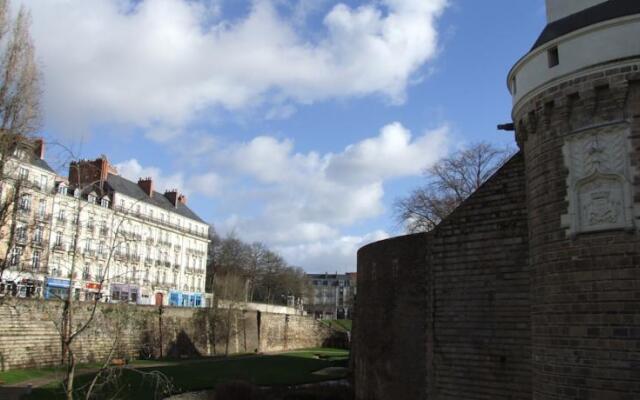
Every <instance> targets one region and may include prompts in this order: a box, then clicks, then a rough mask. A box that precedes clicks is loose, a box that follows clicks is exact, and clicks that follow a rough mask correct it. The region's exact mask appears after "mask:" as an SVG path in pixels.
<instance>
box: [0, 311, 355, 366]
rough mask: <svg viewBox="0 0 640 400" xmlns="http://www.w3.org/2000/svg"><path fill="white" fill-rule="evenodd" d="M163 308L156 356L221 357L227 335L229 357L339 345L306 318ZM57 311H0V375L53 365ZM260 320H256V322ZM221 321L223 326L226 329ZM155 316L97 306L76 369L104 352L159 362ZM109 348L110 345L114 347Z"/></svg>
mask: <svg viewBox="0 0 640 400" xmlns="http://www.w3.org/2000/svg"><path fill="white" fill-rule="evenodd" d="M90 309H91V308H90V305H89V304H88V303H76V304H75V306H74V317H73V324H74V325H75V326H78V325H79V324H81V323H82V322H83V321H86V319H87V318H88V315H89V312H90ZM226 313H227V310H224V309H221V310H218V318H213V317H212V310H211V309H187V308H170V307H168V308H164V309H163V314H162V352H163V355H164V356H169V357H184V356H190V357H193V356H205V355H214V354H224V353H225V351H226V350H227V349H226V347H227V346H226V343H227V340H226V337H227V333H229V338H230V340H229V348H228V351H229V353H238V352H254V351H260V352H270V351H280V350H285V349H296V348H305V347H317V346H322V345H326V344H340V343H341V341H342V339H343V338H342V337H341V336H339V334H337V333H336V332H334V331H332V330H331V329H330V328H328V327H327V326H326V325H324V324H322V323H319V322H317V321H315V320H313V319H312V318H309V317H302V316H287V315H281V314H270V313H259V312H256V311H241V310H233V311H232V312H231V313H230V314H229V318H227V314H226ZM60 315H61V303H60V302H57V301H42V300H21V301H17V302H15V303H11V304H8V303H4V304H2V305H0V320H1V321H2V324H0V370H2V371H6V370H10V369H15V368H27V367H40V366H53V365H57V364H58V363H59V362H60V353H61V345H60V337H59V334H58V331H57V324H58V320H59V318H60ZM258 315H260V317H258ZM226 321H231V325H230V326H229V329H227V328H228V326H227V324H226ZM159 326H160V315H159V313H158V308H156V307H150V306H128V305H113V304H100V305H99V307H98V310H97V312H96V315H95V320H94V322H93V323H92V324H91V325H90V327H89V329H87V330H86V331H85V332H83V334H82V335H80V336H79V338H78V340H77V341H76V342H75V344H74V346H73V349H74V352H75V353H76V355H77V357H78V359H79V361H80V362H92V361H101V360H103V359H104V357H105V356H106V355H107V354H108V353H109V351H110V350H111V348H112V346H115V348H116V355H117V357H128V358H140V357H149V356H159V355H160V347H161V346H160V343H161V340H160V329H159ZM114 343H115V344H114Z"/></svg>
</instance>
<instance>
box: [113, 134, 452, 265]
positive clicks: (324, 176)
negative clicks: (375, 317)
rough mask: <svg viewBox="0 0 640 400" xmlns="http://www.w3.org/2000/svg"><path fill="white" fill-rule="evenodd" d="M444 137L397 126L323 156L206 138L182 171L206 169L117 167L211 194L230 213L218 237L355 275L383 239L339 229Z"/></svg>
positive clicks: (432, 157) (367, 212) (132, 175)
mask: <svg viewBox="0 0 640 400" xmlns="http://www.w3.org/2000/svg"><path fill="white" fill-rule="evenodd" d="M448 132H449V129H448V127H447V126H446V125H445V126H443V127H440V128H437V129H434V130H430V131H425V132H423V133H422V134H421V135H415V136H414V135H412V134H411V132H410V131H409V130H408V129H406V128H405V127H404V126H402V124H400V123H398V122H394V123H390V124H388V125H386V126H384V127H382V128H381V129H380V131H379V133H378V134H377V135H376V136H372V137H369V138H366V139H363V140H361V141H359V142H357V143H354V144H351V145H349V146H346V147H345V148H344V149H343V150H342V151H340V152H336V153H331V152H329V153H324V154H320V153H317V152H308V153H301V152H296V150H295V143H294V142H293V141H292V140H290V139H286V138H285V139H278V138H275V137H272V136H258V137H255V138H253V139H252V140H250V141H247V142H238V143H232V144H227V145H222V144H221V143H218V142H216V141H215V140H212V141H205V143H208V144H209V146H210V147H209V148H210V152H209V153H207V154H200V155H194V156H193V157H192V158H195V159H198V160H199V161H197V162H196V163H195V164H197V166H198V168H187V169H188V170H199V171H202V170H203V169H205V170H206V172H198V173H189V174H188V173H186V170H185V171H178V172H176V173H174V174H172V175H165V174H163V173H162V171H161V170H160V169H159V168H157V167H153V166H146V167H145V166H143V165H141V164H140V162H138V160H136V159H131V160H128V161H124V162H122V163H119V164H117V165H116V167H117V168H118V170H119V171H120V173H121V174H122V175H123V176H125V177H127V178H129V179H131V180H134V181H135V180H137V178H138V177H141V176H152V177H153V178H154V180H155V182H157V187H158V188H162V189H164V188H174V187H177V188H178V189H181V190H183V191H185V192H186V193H187V194H190V193H193V194H199V195H203V196H207V197H215V198H216V204H217V206H218V207H223V208H225V209H227V210H228V212H229V213H231V215H230V216H228V217H227V218H225V220H223V221H217V222H218V223H217V224H216V229H217V230H218V232H219V233H221V234H223V235H224V234H225V233H227V232H232V231H233V232H235V233H236V234H238V235H239V236H240V237H241V238H242V239H243V240H246V241H250V242H251V241H261V242H265V243H267V244H268V245H269V246H271V247H273V248H275V249H277V250H279V251H281V252H282V254H283V255H284V256H285V257H286V259H287V260H288V261H289V262H290V263H293V264H297V265H300V266H303V267H305V268H307V269H314V270H318V271H320V270H322V268H330V269H331V270H333V269H336V268H337V269H338V270H343V269H345V268H346V269H350V270H353V269H354V268H355V252H356V251H357V249H358V248H359V247H361V246H362V245H364V244H366V243H368V242H371V241H375V240H380V239H383V238H386V237H388V234H387V233H386V232H383V231H379V230H378V231H373V232H371V233H369V234H365V235H349V234H345V233H344V232H345V231H346V230H348V229H350V227H351V226H353V225H354V224H360V223H364V222H365V221H366V220H368V219H371V218H374V217H378V216H380V215H381V214H382V213H383V212H384V211H385V209H384V195H385V190H384V186H385V183H387V182H388V181H390V180H393V179H395V178H399V177H407V176H416V175H419V174H420V172H421V171H422V170H423V169H424V168H426V167H428V166H430V165H431V164H433V163H434V162H435V161H436V160H437V159H439V158H440V157H441V156H442V155H444V154H445V153H446V152H447V149H448V136H449V134H448ZM204 160H209V161H208V164H204V162H205V161H204ZM223 187H224V192H223V191H222V188H223ZM221 193H224V196H222V195H221ZM247 203H250V204H251V205H250V206H249V207H248V208H249V209H248V210H247V209H245V206H246V205H247Z"/></svg>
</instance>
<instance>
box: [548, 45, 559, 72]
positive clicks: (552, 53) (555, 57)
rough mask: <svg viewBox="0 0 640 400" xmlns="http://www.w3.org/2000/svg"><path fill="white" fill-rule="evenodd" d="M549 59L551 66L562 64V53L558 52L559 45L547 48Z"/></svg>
mask: <svg viewBox="0 0 640 400" xmlns="http://www.w3.org/2000/svg"><path fill="white" fill-rule="evenodd" d="M547 59H548V60H549V68H553V67H555V66H556V65H558V64H560V55H559V54H558V46H554V47H552V48H550V49H549V50H547Z"/></svg>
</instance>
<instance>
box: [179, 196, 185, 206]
mask: <svg viewBox="0 0 640 400" xmlns="http://www.w3.org/2000/svg"><path fill="white" fill-rule="evenodd" d="M178 202H179V203H180V204H182V205H183V206H186V205H187V196H185V195H183V194H181V195H180V196H178Z"/></svg>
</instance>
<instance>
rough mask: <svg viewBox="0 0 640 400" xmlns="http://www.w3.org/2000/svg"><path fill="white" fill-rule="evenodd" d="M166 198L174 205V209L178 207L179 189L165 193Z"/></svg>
mask: <svg viewBox="0 0 640 400" xmlns="http://www.w3.org/2000/svg"><path fill="white" fill-rule="evenodd" d="M164 197H166V198H167V200H169V201H170V202H171V204H173V206H174V207H178V198H179V197H178V189H172V190H167V191H165V192H164Z"/></svg>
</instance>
